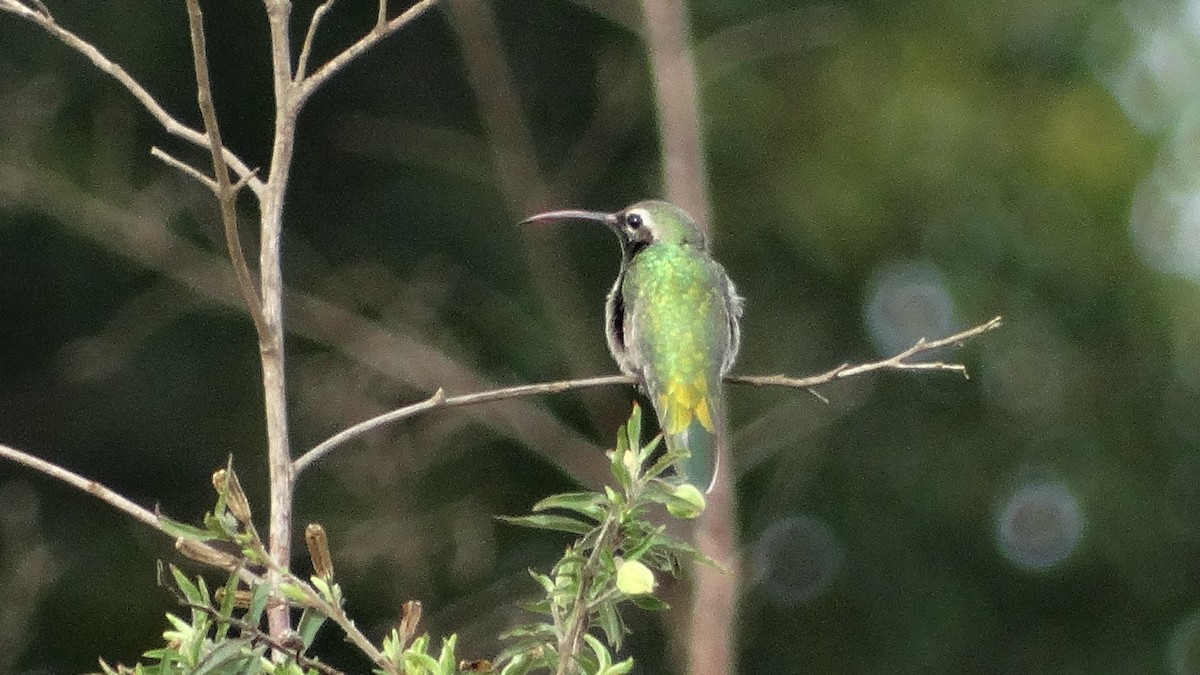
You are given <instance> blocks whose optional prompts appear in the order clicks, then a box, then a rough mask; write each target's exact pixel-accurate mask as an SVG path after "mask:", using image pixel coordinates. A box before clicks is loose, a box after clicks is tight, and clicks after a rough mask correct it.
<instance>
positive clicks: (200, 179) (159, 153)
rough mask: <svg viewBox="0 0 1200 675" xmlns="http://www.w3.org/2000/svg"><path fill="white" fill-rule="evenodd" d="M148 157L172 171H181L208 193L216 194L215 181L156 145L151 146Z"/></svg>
mask: <svg viewBox="0 0 1200 675" xmlns="http://www.w3.org/2000/svg"><path fill="white" fill-rule="evenodd" d="M150 156H151V157H153V158H155V159H157V160H159V161H160V162H162V163H163V164H166V165H167V166H169V167H171V168H173V169H178V170H180V171H182V172H183V173H186V174H187V175H189V176H191V177H192V178H193V179H195V180H196V182H197V183H200V184H201V185H203V186H204V187H206V188H208V189H209V191H210V192H212V193H213V194H216V192H217V181H215V180H213V179H211V178H209V177H208V176H205V175H204V172H203V171H200V170H199V169H197V168H196V167H194V166H192V165H191V164H188V163H187V162H185V161H183V160H181V159H177V158H176V157H174V156H173V155H171V154H169V153H168V152H167V151H166V150H163V149H162V148H160V147H158V146H157V145H155V146H151V148H150Z"/></svg>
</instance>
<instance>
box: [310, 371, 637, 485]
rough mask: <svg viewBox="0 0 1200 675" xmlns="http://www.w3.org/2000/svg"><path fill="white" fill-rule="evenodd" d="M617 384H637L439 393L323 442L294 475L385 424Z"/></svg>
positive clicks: (606, 381) (611, 379)
mask: <svg viewBox="0 0 1200 675" xmlns="http://www.w3.org/2000/svg"><path fill="white" fill-rule="evenodd" d="M614 384H633V378H632V377H627V376H625V375H604V376H601V377H591V378H587V379H581V380H559V381H557V382H542V383H539V384H525V385H521V386H519V387H505V388H503V389H490V390H488V391H481V392H476V393H474V394H463V395H461V396H446V393H445V392H444V391H442V390H441V389H438V390H437V391H435V392H434V393H433V395H432V396H430V397H429V398H427V399H425V400H424V401H420V402H418V403H413V404H411V405H406V406H404V407H403V408H398V409H396V410H393V411H391V412H387V413H384V414H382V415H378V416H376V417H372V418H371V419H369V420H365V421H362V422H359V423H358V424H355V425H354V426H352V427H350V428H348V429H346V430H345V431H341V432H339V433H337V434H335V435H333V436H331V437H330V438H329V439H328V440H325V441H323V442H321V443H320V444H319V445H317V446H315V447H314V448H313V449H312V450H309V451H308V452H306V453H304V454H303V455H301V456H300V457H299V458H297V459H296V461H295V462H293V463H292V471H293V472H295V473H296V474H297V475H299V474H300V472H302V471H304V469H306V468H307V467H308V466H309V465H311V464H312V463H313V462H315V461H317V460H318V459H320V458H322V457H324V456H325V455H327V454H329V452H330V451H331V450H333V449H334V448H336V447H337V446H339V445H342V444H343V443H345V442H346V441H349V440H350V439H353V438H358V437H359V436H362V435H363V434H365V433H367V432H368V431H371V430H372V429H377V428H379V427H381V426H383V425H385V424H390V423H392V422H398V421H400V420H403V419H408V418H409V417H413V416H416V415H419V414H421V413H423V412H427V411H429V410H435V409H438V408H461V407H463V406H468V405H475V404H477V403H488V402H491V401H500V400H502V399H507V398H516V397H518V396H533V395H535V394H557V393H561V392H564V391H574V390H576V389H589V388H592V387H606V386H611V385H614Z"/></svg>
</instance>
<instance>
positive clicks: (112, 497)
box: [0, 445, 166, 532]
mask: <svg viewBox="0 0 1200 675" xmlns="http://www.w3.org/2000/svg"><path fill="white" fill-rule="evenodd" d="M0 457H3V458H5V459H10V460H12V461H14V462H16V463H17V464H23V465H25V466H27V467H29V468H31V469H33V470H35V471H40V472H42V473H44V474H46V475H47V476H50V477H51V478H54V479H57V480H59V481H62V482H63V483H66V484H67V485H70V486H71V487H73V488H76V489H78V490H82V491H83V492H86V493H88V494H90V495H92V496H94V497H96V498H98V499H100V501H103V502H106V503H108V504H109V505H111V506H113V507H114V508H116V509H117V510H118V511H121V512H123V513H125V514H126V515H129V516H132V517H133V519H134V520H140V521H141V522H143V523H145V524H147V525H149V526H150V527H153V528H154V529H156V530H159V531H160V532H166V530H165V529H163V527H162V526H161V525H160V524H159V522H158V516H157V515H155V513H154V512H153V511H151V510H149V509H146V508H143V507H141V506H138V505H137V504H134V503H133V502H131V501H129V500H128V499H126V498H125V497H122V496H121V495H119V494H117V493H116V492H113V491H112V490H110V489H108V488H107V487H104V486H103V485H101V484H100V483H97V482H96V481H94V480H90V479H88V478H84V477H83V476H80V475H79V474H77V473H75V472H73V471H70V470H68V469H64V468H63V467H61V466H59V465H57V464H52V463H50V462H47V461H46V460H44V459H41V458H39V457H34V456H33V455H31V454H29V453H26V452H22V451H20V450H17V449H16V448H13V447H10V446H7V445H0Z"/></svg>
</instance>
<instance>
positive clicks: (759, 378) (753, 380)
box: [725, 317, 1004, 396]
mask: <svg viewBox="0 0 1200 675" xmlns="http://www.w3.org/2000/svg"><path fill="white" fill-rule="evenodd" d="M1003 323H1004V322H1003V319H1002V318H1001V317H996V318H994V319H992V320H991V321H988V322H986V323H981V324H979V325H978V326H975V327H973V328H968V329H967V330H964V331H962V332H960V333H955V334H954V335H950V336H947V337H944V338H941V339H939V340H934V341H933V342H926V341H925V338H921V339H920V340H918V341H917V343H916V344H914V345H913V346H911V347H909V348H908V349H905V350H904V351H902V352H900V353H899V354H896V355H895V356H892V357H890V358H886V359H883V360H882V361H874V362H872V363H863V364H859V365H857V366H854V365H850V364H849V363H843V364H842V365H840V366H838V367H837V368H834V369H832V370H829V371H827V372H824V373H821V374H820V375H811V376H809V377H787V376H785V375H735V376H731V377H727V378H725V379H726V380H727V381H729V382H733V383H735V384H750V385H754V386H756V387H794V388H798V389H810V390H811V389H812V387H815V386H817V385H821V384H828V383H830V382H834V381H836V380H844V379H846V378H849V377H854V376H856V375H862V374H864V373H870V372H874V371H877V370H944V371H949V372H952V373H959V374H961V375H962V376H963V377H967V367H966V366H964V365H962V364H961V363H944V362H942V361H919V362H916V363H911V362H909V361H908V359H911V358H912V357H914V356H918V355H920V354H924V353H925V352H931V351H933V350H935V349H941V348H942V347H946V346H949V345H957V344H959V343H962V342H965V341H967V340H969V339H971V338H973V337H975V336H977V335H982V334H984V333H987V332H989V331H992V330H995V329H997V328H999V327H1000V326H1001V325H1002V324H1003ZM818 396H819V394H818Z"/></svg>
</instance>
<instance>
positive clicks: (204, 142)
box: [0, 0, 264, 195]
mask: <svg viewBox="0 0 1200 675" xmlns="http://www.w3.org/2000/svg"><path fill="white" fill-rule="evenodd" d="M37 4H38V5H39V7H41V11H37V10H34V9H31V8H30V7H27V6H26V5H23V4H21V3H20V2H17V0H0V11H3V12H8V13H10V14H15V15H17V16H18V17H20V18H22V19H25V20H27V21H30V22H31V23H34V24H36V25H38V26H40V27H41V28H42V29H43V30H45V31H46V32H47V33H49V34H50V35H52V36H54V37H55V38H56V39H58V40H59V41H60V42H62V43H63V44H65V45H66V46H68V47H70V48H71V49H73V50H75V51H76V52H78V53H79V54H81V55H82V56H84V57H86V58H87V59H88V60H89V61H91V62H92V64H93V65H95V66H96V68H98V69H100V71H102V72H104V73H107V74H108V75H109V76H110V77H112V78H113V79H115V80H116V81H117V82H118V83H119V84H120V85H121V86H123V87H125V89H126V90H127V91H128V92H129V93H130V94H132V95H133V97H134V98H135V99H136V100H137V102H138V103H140V104H141V105H142V107H143V108H145V110H146V112H148V113H150V115H151V116H152V117H154V119H156V120H158V123H159V124H161V125H162V126H163V128H164V129H165V130H166V131H167V133H169V134H171V135H173V136H178V137H179V138H182V139H183V140H185V141H188V142H189V143H193V144H195V145H197V146H200V147H202V148H205V149H208V148H209V142H208V136H206V135H205V134H204V133H202V132H200V131H197V130H195V129H193V128H191V127H189V126H187V125H185V124H183V123H182V122H180V121H179V120H177V119H175V118H174V117H173V116H172V115H171V113H169V112H167V111H166V109H165V108H163V107H162V105H160V104H159V102H158V101H157V100H155V98H154V96H153V95H152V94H150V92H149V91H147V90H146V88H145V87H143V86H142V85H141V83H140V82H138V81H137V80H136V79H134V78H133V76H132V75H130V74H129V73H128V72H127V71H126V70H125V69H124V68H122V67H121V66H120V65H119V64H117V63H115V62H113V61H112V60H110V59H109V58H108V57H107V56H105V55H104V53H103V52H101V51H100V50H99V49H97V48H96V47H95V46H94V45H92V43H90V42H88V41H87V40H84V39H83V38H81V37H79V36H78V35H76V34H75V33H72V32H71V31H69V30H67V29H66V28H63V27H62V26H60V25H59V24H58V23H57V22H56V21H55V20H54V18H53V17H52V16H51V15H50V12H49V11H48V10H46V9H45V8H44V6H42V5H41V3H40V2H39V3H37ZM222 156H223V157H224V159H225V161H226V162H227V163H228V164H229V166H230V167H232V168H233V170H234V172H236V173H237V175H238V176H241V177H245V176H253V171H251V169H250V168H249V167H248V166H247V165H246V163H245V162H243V161H242V160H241V159H240V158H238V156H237V155H235V154H234V153H233V152H231V151H230V150H229V149H228V148H226V149H224V150H223V151H222ZM247 185H248V186H249V187H250V189H251V190H252V191H253V192H254V194H256V195H261V193H262V191H263V187H264V186H263V182H262V181H261V180H258V179H257V178H251V180H249V181H248V182H247Z"/></svg>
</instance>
